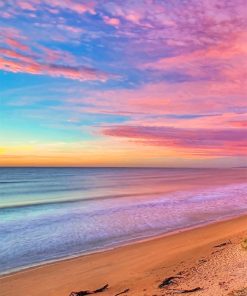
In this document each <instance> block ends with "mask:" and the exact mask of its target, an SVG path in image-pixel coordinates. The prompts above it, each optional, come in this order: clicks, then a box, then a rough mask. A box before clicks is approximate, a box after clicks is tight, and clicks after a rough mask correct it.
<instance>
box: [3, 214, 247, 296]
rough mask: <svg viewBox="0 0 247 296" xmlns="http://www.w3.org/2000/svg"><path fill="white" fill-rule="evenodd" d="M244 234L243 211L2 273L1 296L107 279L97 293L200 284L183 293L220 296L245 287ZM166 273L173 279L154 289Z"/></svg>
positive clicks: (177, 289) (56, 291) (66, 289)
mask: <svg viewBox="0 0 247 296" xmlns="http://www.w3.org/2000/svg"><path fill="white" fill-rule="evenodd" d="M245 237H246V238H247V216H244V217H239V218H235V219H232V220H229V221H223V222H218V223H215V224H211V225H207V226H203V227H200V228H196V229H193V230H187V231H184V232H180V233H176V234H172V235H169V236H164V237H160V238H155V239H152V240H149V241H145V242H141V243H135V244H132V245H128V246H123V247H118V248H116V249H113V250H109V251H105V252H101V253H95V254H92V255H87V256H81V257H78V258H74V259H68V260H64V261H60V262H56V263H51V264H46V265H43V266H40V267H36V268H30V269H27V270H24V271H20V272H17V273H14V274H11V275H7V276H2V277H1V278H0V295H1V296H14V295H15V296H16V295H18V296H41V295H42V296H67V295H69V294H70V293H71V292H72V291H79V290H95V289H97V288H100V287H102V286H104V285H105V284H109V288H108V289H107V290H105V291H104V292H102V293H99V294H97V295H102V296H104V295H105V296H107V295H111V296H114V295H116V294H117V293H120V292H122V291H124V290H126V289H129V291H128V292H126V293H123V294H121V295H130V296H131V295H138V296H141V295H146V296H149V295H152V296H153V295H157V296H158V295H179V294H180V293H181V292H182V291H183V290H193V289H195V288H201V289H200V290H199V289H198V291H195V292H191V293H188V294H186V295H198V296H201V295H205V296H224V295H228V294H229V293H231V291H233V290H237V289H240V288H241V289H242V288H244V287H247V251H246V250H244V249H243V248H242V247H241V241H242V240H243V239H244V238H245ZM221 244H223V245H221ZM168 277H177V278H175V279H173V280H172V281H171V283H170V284H169V285H167V286H165V287H164V288H159V285H160V284H161V283H162V281H163V280H164V279H166V278H168ZM182 295H183V294H182ZM229 295H230V294H229ZM232 295H235V294H232ZM236 295H238V294H236ZM239 295H242V294H239ZM243 295H245V294H243ZM246 295H247V294H246Z"/></svg>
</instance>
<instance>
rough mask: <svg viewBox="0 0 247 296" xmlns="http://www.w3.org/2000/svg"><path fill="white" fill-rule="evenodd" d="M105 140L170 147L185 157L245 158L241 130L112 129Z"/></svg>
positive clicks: (245, 141) (244, 135) (245, 133)
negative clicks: (181, 151) (119, 139)
mask: <svg viewBox="0 0 247 296" xmlns="http://www.w3.org/2000/svg"><path fill="white" fill-rule="evenodd" d="M102 132H103V134H104V135H107V136H113V137H120V138H127V139H129V140H130V141H133V140H134V141H137V142H139V143H141V144H145V145H149V146H161V147H170V148H173V149H176V150H184V151H187V152H188V153H189V154H192V155H193V154H195V155H196V154H200V155H202V154H203V155H210V154H211V153H213V155H214V156H215V155H220V156H229V155H232V156H233V155H235V156H245V155H246V156H247V151H246V149H245V147H246V145H247V131H246V130H243V129H203V128H202V129H196V128H194V129H185V128H173V127H165V126H162V127H150V126H115V127H109V128H104V129H103V131H102Z"/></svg>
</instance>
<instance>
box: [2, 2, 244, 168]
mask: <svg viewBox="0 0 247 296" xmlns="http://www.w3.org/2000/svg"><path fill="white" fill-rule="evenodd" d="M246 26H247V9H246V1H243V0H234V1H233V0H230V1H226V0H223V1H216V0H202V1H198V0H186V1H177V0H172V1H159V0H158V1H151V0H141V1H82V0H80V1H77V0H49V1H48V0H13V1H4V0H2V1H1V0H0V129H1V133H0V165H1V166H169V167H228V166H229V167H232V166H236V167H238V166H245V165H246V159H247V158H246V157H247V149H246V147H247V129H246V127H247V116H246V115H247V114H246V113H247V111H246V110H247V109H246V107H247V104H246V102H247V31H246Z"/></svg>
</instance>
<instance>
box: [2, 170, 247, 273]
mask: <svg viewBox="0 0 247 296" xmlns="http://www.w3.org/2000/svg"><path fill="white" fill-rule="evenodd" d="M246 213H247V169H244V168H236V169H175V168H171V169H168V168H165V169H163V168H0V273H1V274H6V273H10V272H13V271H16V270H21V269H24V268H27V267H31V266H36V265H40V264H44V263H46V262H51V261H56V260H60V259H63V258H69V257H73V256H78V255H81V254H87V253H92V252H98V251H101V250H105V249H109V248H114V247H116V246H119V245H124V244H128V243H132V242H135V241H140V240H143V239H148V238H150V237H154V236H160V235H164V234H167V233H171V232H175V231H180V230H183V229H187V228H191V227H196V226H199V225H202V224H208V223H212V222H215V221H219V220H223V219H228V218H230V217H235V216H239V215H244V214H246Z"/></svg>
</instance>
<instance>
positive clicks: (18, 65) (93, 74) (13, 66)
mask: <svg viewBox="0 0 247 296" xmlns="http://www.w3.org/2000/svg"><path fill="white" fill-rule="evenodd" d="M6 53H7V55H8V58H4V57H2V58H1V56H0V69H1V70H4V71H9V72H14V73H28V74H35V75H50V76H53V77H64V78H68V79H73V80H80V81H85V80H99V81H106V80H107V79H109V78H110V76H109V75H108V74H106V73H104V72H101V71H98V70H95V69H92V68H87V67H70V66H62V65H55V64H42V63H39V62H37V61H35V59H32V58H31V57H26V56H23V55H20V54H18V53H14V52H12V51H10V52H8V51H6V52H5V53H4V55H6ZM10 58H15V60H12V59H10Z"/></svg>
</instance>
